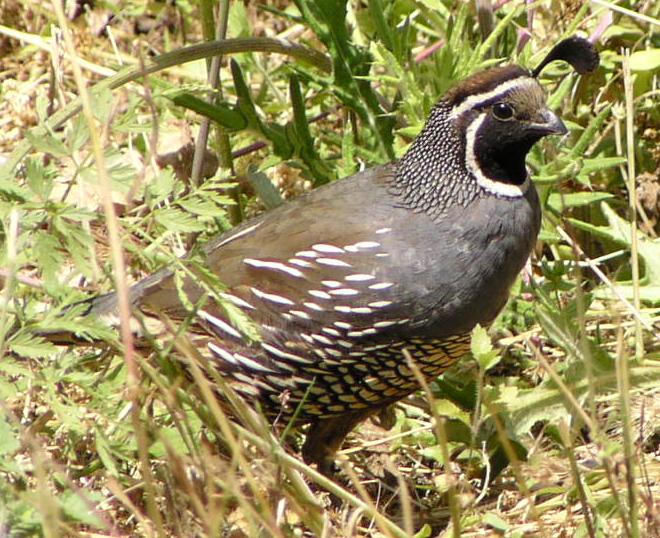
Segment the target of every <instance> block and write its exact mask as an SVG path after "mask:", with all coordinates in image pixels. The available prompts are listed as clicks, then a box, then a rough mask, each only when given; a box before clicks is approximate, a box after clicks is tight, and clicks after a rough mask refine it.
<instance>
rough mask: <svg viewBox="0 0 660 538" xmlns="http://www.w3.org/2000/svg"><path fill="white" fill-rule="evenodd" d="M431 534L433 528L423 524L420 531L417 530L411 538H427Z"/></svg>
mask: <svg viewBox="0 0 660 538" xmlns="http://www.w3.org/2000/svg"><path fill="white" fill-rule="evenodd" d="M432 534H433V527H431V525H429V524H428V523H424V525H423V526H422V528H421V529H419V530H418V531H417V532H416V533H415V534H414V536H413V538H429V537H430V536H431V535H432Z"/></svg>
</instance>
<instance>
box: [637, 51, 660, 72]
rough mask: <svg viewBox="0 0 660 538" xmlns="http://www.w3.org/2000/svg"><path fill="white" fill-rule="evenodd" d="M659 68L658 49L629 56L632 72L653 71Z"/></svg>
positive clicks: (659, 57) (659, 53)
mask: <svg viewBox="0 0 660 538" xmlns="http://www.w3.org/2000/svg"><path fill="white" fill-rule="evenodd" d="M658 68H660V49H648V50H638V51H637V52H633V53H632V54H631V55H630V69H631V70H632V71H655V70H656V69H658Z"/></svg>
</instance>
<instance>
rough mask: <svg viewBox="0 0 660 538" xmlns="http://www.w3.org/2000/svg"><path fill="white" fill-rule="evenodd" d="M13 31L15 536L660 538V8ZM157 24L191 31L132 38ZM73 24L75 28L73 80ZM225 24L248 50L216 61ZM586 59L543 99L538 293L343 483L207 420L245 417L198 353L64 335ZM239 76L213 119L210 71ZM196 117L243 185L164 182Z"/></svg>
mask: <svg viewBox="0 0 660 538" xmlns="http://www.w3.org/2000/svg"><path fill="white" fill-rule="evenodd" d="M4 4H5V5H3V6H0V20H2V21H3V23H4V26H0V36H2V38H3V40H4V41H3V42H2V44H3V46H4V47H5V49H4V50H5V54H4V56H3V57H2V59H1V60H0V66H2V69H0V97H1V98H0V110H1V111H2V116H1V117H2V119H3V129H2V133H0V148H2V150H1V151H2V152H3V153H4V154H5V155H6V156H7V157H6V160H5V161H4V165H3V166H2V167H1V168H0V237H2V241H1V242H0V281H1V282H2V284H3V289H2V291H1V292H0V356H1V357H2V358H1V359H0V536H5V535H7V536H12V537H14V536H16V537H18V536H34V535H44V536H47V537H51V536H52V537H59V536H98V535H100V536H111V535H112V536H250V537H252V536H268V537H270V536H282V537H287V536H328V537H330V536H418V537H420V538H421V537H425V536H437V535H443V536H463V537H470V536H490V535H492V536H508V537H517V536H520V537H522V536H541V537H544V536H554V535H556V536H560V535H562V533H563V535H565V536H589V537H596V536H598V537H600V536H612V537H620V536H626V537H631V538H636V537H640V536H649V537H650V536H655V535H658V534H659V533H660V519H659V518H660V516H659V515H658V511H657V504H658V500H657V499H658V496H659V495H660V486H659V481H660V460H658V448H657V447H658V444H659V443H660V428H659V424H658V420H657V416H659V413H658V411H659V410H658V407H659V405H660V404H659V401H660V395H659V392H658V388H657V387H658V386H659V383H658V381H659V379H660V353H659V351H658V350H659V349H660V346H659V345H658V343H659V342H660V340H659V338H660V337H659V331H658V323H659V322H660V272H659V271H660V241H659V240H658V238H657V233H658V230H659V229H660V224H659V220H660V205H659V202H658V198H657V196H658V194H657V190H654V189H657V185H658V184H659V182H660V180H659V178H658V168H657V162H658V160H659V159H660V152H659V151H658V146H657V140H658V137H659V136H660V134H658V124H659V122H658V119H659V117H658V116H659V113H658V110H657V94H658V89H657V77H658V68H659V67H660V43H659V40H658V33H657V17H658V10H659V9H660V8H658V7H653V3H641V2H640V3H629V2H625V3H619V4H616V5H613V4H612V5H611V4H609V3H607V2H598V3H591V4H589V3H585V4H584V5H583V6H580V5H579V4H578V3H573V2H562V3H550V2H539V3H536V4H523V3H521V2H517V1H514V2H508V3H505V4H504V5H503V6H501V7H500V8H499V9H495V10H494V11H493V12H492V13H491V12H490V11H486V12H485V13H484V16H483V17H481V18H478V17H477V15H476V13H475V11H474V7H473V4H472V3H464V2H460V1H458V0H456V1H452V0H446V1H444V2H440V1H439V2H431V1H427V0H418V1H416V2H415V1H413V0H395V1H393V2H384V1H382V0H379V1H373V0H372V1H370V2H351V3H349V6H348V9H347V10H345V9H344V7H343V6H344V2H341V1H330V0H327V1H317V2H315V1H312V0H298V1H296V2H294V3H293V4H291V5H289V3H288V2H271V3H269V4H268V5H256V4H253V3H250V6H249V7H248V8H246V7H245V6H243V4H242V3H240V2H230V3H229V10H228V12H227V13H226V15H227V16H226V19H225V18H224V17H223V16H222V15H221V16H219V17H218V19H217V20H216V21H212V20H210V18H209V15H208V13H209V12H212V9H211V10H210V11H209V6H208V5H206V4H203V3H202V4H201V7H199V8H198V7H197V4H195V5H192V4H187V3H183V2H182V3H179V4H178V5H177V6H176V7H173V6H167V7H164V6H162V5H161V4H159V3H155V4H152V3H147V2H132V3H128V2H122V3H121V7H122V8H124V9H123V10H120V9H119V7H112V6H111V7H108V9H115V10H116V12H115V19H114V21H113V23H112V25H111V26H110V34H111V37H112V39H109V38H108V37H106V36H102V37H99V36H95V35H93V34H92V33H91V32H90V31H89V29H88V24H85V23H89V22H90V21H91V20H92V19H91V15H84V16H83V17H82V21H84V22H85V23H82V22H81V20H78V21H70V20H67V19H66V17H63V15H62V14H59V13H58V12H57V10H51V9H50V6H49V5H46V4H44V5H41V4H37V3H34V2H30V1H29V0H12V1H10V0H7V1H6V2H5V3H4ZM486 4H488V3H486ZM102 9H104V6H101V5H100V4H99V5H97V6H94V7H93V8H91V10H92V13H94V14H97V15H98V14H99V13H101V11H102ZM622 10H623V11H622ZM640 10H642V11H640ZM28 11H30V13H31V15H30V16H27V15H26V13H27V12H28ZM221 13H222V10H221ZM151 15H154V16H155V17H156V19H155V20H156V21H170V22H171V23H172V24H171V25H170V27H168V26H167V25H164V26H163V25H161V26H156V27H155V28H154V29H153V30H152V31H151V33H150V34H148V35H146V36H140V35H137V36H136V35H134V34H133V22H134V21H135V20H140V21H148V20H151V19H148V18H146V16H151ZM610 16H611V17H612V18H611V20H610V19H609V18H608V17H610ZM530 17H532V19H533V26H532V27H531V39H530V40H529V42H528V43H527V44H526V46H525V47H524V48H522V49H521V50H518V44H519V42H520V37H521V35H523V34H524V33H525V32H526V31H527V30H528V29H529V28H530ZM649 18H650V19H651V20H654V21H655V23H652V22H649ZM172 21H174V22H172ZM51 24H56V25H59V26H60V27H62V28H64V30H65V32H64V34H65V35H64V37H63V38H62V39H60V40H59V41H58V43H59V44H58V45H57V48H56V49H55V50H57V51H58V54H57V55H56V56H57V58H58V60H57V61H58V62H59V64H58V65H61V66H62V67H59V68H58V69H57V70H56V72H57V76H54V77H51V76H50V75H49V73H50V67H49V61H50V58H49V56H48V51H50V50H53V49H51V48H50V45H49V43H50V41H49V39H50V38H49V35H48V34H49V31H50V30H49V29H50V27H51ZM181 24H183V25H184V27H183V28H182V27H181ZM216 24H217V25H218V26H219V27H220V29H219V30H217V31H216V29H215V25H216ZM223 26H224V27H226V30H227V37H228V38H230V41H228V42H226V43H221V44H216V45H210V46H207V45H204V44H202V45H200V44H199V43H200V41H201V40H202V36H222V35H223ZM654 31H655V33H654ZM575 32H580V33H582V34H583V35H591V34H595V37H596V43H597V46H598V48H599V50H600V52H601V56H602V62H601V67H600V68H599V70H598V71H597V72H596V73H595V74H593V75H591V76H588V77H583V78H580V77H577V76H576V75H574V74H572V73H571V71H570V69H569V68H567V67H565V66H562V65H560V64H554V65H552V66H551V67H550V68H548V69H546V71H545V72H544V74H543V76H542V82H543V85H544V86H545V87H546V88H547V92H548V94H549V102H550V103H551V104H552V107H553V108H554V109H556V110H557V111H558V113H559V114H560V116H561V117H562V118H563V119H564V120H565V121H566V123H567V125H568V126H569V128H570V130H571V133H570V135H569V136H568V137H567V138H566V139H565V140H561V141H559V140H553V141H548V142H544V143H543V144H541V145H540V147H538V148H535V149H534V151H533V152H532V154H531V155H530V158H529V163H530V166H531V167H532V169H533V172H534V174H533V175H534V179H535V182H536V184H537V188H538V189H539V192H540V194H541V197H542V200H543V204H544V223H543V230H542V232H541V237H540V240H539V243H538V245H537V248H536V250H535V255H534V256H533V259H532V265H531V274H527V275H526V276H525V277H524V278H521V279H520V281H519V282H518V283H517V284H516V286H515V289H514V290H513V293H512V298H511V301H510V302H509V305H508V306H507V308H506V309H505V311H504V312H503V313H502V315H501V316H500V317H499V318H498V320H497V321H496V323H495V324H494V325H493V326H492V327H491V328H489V330H488V332H486V331H485V330H482V329H479V330H476V331H475V334H474V338H473V345H472V356H471V357H466V358H465V359H463V360H462V361H461V362H460V363H459V364H458V365H457V366H456V367H455V368H454V369H452V371H450V372H447V373H446V374H445V375H443V376H442V377H441V378H439V379H438V380H436V381H434V382H433V383H431V384H430V385H429V386H428V387H425V390H423V391H420V393H419V394H418V395H415V396H414V397H411V398H409V399H406V400H404V401H403V402H401V403H400V404H399V405H397V406H396V409H395V410H394V412H395V417H394V418H395V420H394V421H393V423H394V425H393V427H392V428H391V429H390V430H383V429H381V428H379V427H377V426H375V425H374V424H372V423H370V422H368V423H365V424H363V425H362V426H360V427H359V428H358V430H357V431H356V432H355V433H354V434H353V435H351V436H350V437H349V439H348V441H347V442H346V443H345V445H344V450H343V451H342V454H341V458H340V468H341V472H340V473H339V475H338V479H337V482H331V481H328V480H327V479H326V478H324V477H322V476H320V475H319V474H318V473H316V472H315V471H314V470H313V469H311V468H309V467H308V466H306V465H305V464H303V463H302V462H301V460H300V458H299V456H298V452H297V448H298V446H299V445H300V442H301V439H302V434H300V433H295V434H294V435H293V436H292V437H291V438H289V439H288V440H286V441H284V442H282V440H281V439H280V438H279V434H280V433H281V432H278V431H275V430H273V428H271V427H270V425H269V424H267V423H266V422H265V420H264V419H263V417H261V416H260V415H259V414H258V413H257V412H255V411H254V410H253V409H250V408H249V407H247V406H246V405H245V404H244V403H243V402H241V401H240V400H239V399H236V400H235V401H234V409H233V413H234V414H235V415H236V416H239V417H241V420H240V421H234V420H231V419H229V418H228V417H227V416H226V414H225V411H223V409H221V408H220V407H219V406H218V403H217V401H216V400H215V398H214V396H213V394H214V390H215V387H216V386H217V385H220V386H221V387H222V388H221V389H220V390H222V391H223V393H226V394H231V389H230V388H229V387H225V386H223V385H222V380H220V379H211V380H208V379H206V378H205V377H204V376H203V375H202V374H201V371H200V370H198V369H196V368H195V365H198V364H199V362H200V359H199V357H198V356H197V355H196V353H195V351H194V348H193V347H192V346H191V345H190V343H189V342H186V340H185V339H179V340H178V341H177V343H176V351H177V353H176V354H175V353H172V348H171V346H172V344H171V343H170V342H152V344H151V345H150V346H148V347H146V348H139V349H138V350H135V349H132V348H131V346H130V345H128V343H127V340H126V339H127V338H130V332H124V336H123V340H122V336H121V335H120V333H119V332H118V331H116V330H114V329H108V327H106V326H104V325H103V324H101V323H99V322H98V320H85V319H83V320H80V319H77V318H75V315H76V314H77V313H79V311H80V309H76V308H74V309H73V310H66V306H67V305H71V304H73V303H75V302H76V301H79V300H80V299H81V298H84V297H88V296H90V295H93V294H98V293H103V292H106V291H110V290H112V289H114V288H115V286H117V287H118V289H120V290H121V289H122V287H125V286H126V282H124V280H130V281H134V280H136V279H138V278H140V277H141V276H144V275H145V274H148V273H149V272H152V271H154V270H155V269H157V268H158V267H161V266H162V265H164V264H166V263H174V262H175V260H176V259H177V257H178V256H180V255H181V254H182V253H183V252H185V251H186V250H187V247H188V245H190V244H192V243H194V242H197V243H198V244H202V243H204V242H205V241H207V240H208V239H209V238H211V237H213V236H214V235H215V234H217V233H220V232H221V231H223V230H226V229H228V228H229V227H231V226H233V225H235V224H237V223H238V222H240V220H242V219H244V218H246V217H247V216H250V215H253V214H255V213H256V212H257V211H260V210H262V209H263V207H272V206H275V205H277V204H278V203H281V199H282V198H283V197H289V196H293V195H295V194H297V193H299V192H301V191H303V190H306V189H308V188H312V187H315V186H317V185H320V184H323V183H326V182H328V181H333V180H335V179H338V178H341V177H344V176H346V175H350V174H352V173H354V172H356V171H357V170H358V169H359V168H360V166H361V165H362V164H365V165H368V166H372V165H375V164H378V163H382V162H386V161H388V160H391V159H392V158H394V157H396V156H400V155H401V154H402V153H403V152H404V151H405V149H406V147H407V146H408V144H409V142H410V140H411V138H412V137H413V136H414V135H415V134H416V133H417V132H418V131H419V130H420V128H421V126H422V125H423V122H424V120H425V118H426V115H427V113H428V111H429V110H430V108H431V107H432V106H433V104H434V102H435V101H436V100H437V99H438V98H439V97H440V96H441V94H442V93H443V92H444V91H445V90H446V89H448V88H449V87H450V86H451V85H452V84H453V83H455V82H456V81H457V80H459V79H460V78H462V77H464V76H466V75H468V74H470V73H472V72H474V71H476V70H479V69H482V68H484V67H487V66H489V65H495V64H498V63H501V62H502V61H509V60H510V61H514V62H517V63H520V64H521V65H523V66H526V67H529V68H533V67H534V66H535V65H536V64H537V63H538V62H539V61H540V59H541V58H542V57H543V55H544V53H545V52H547V50H549V48H550V47H551V46H552V45H553V44H554V43H556V42H557V41H558V40H559V39H560V38H562V37H565V36H568V35H572V34H574V33H575ZM266 35H267V36H268V39H266ZM272 36H276V37H282V36H284V37H291V39H292V41H293V42H294V43H295V44H296V47H295V48H291V47H287V46H283V45H282V44H281V43H278V42H276V41H274V40H273V39H270V38H271V37H272ZM136 43H139V45H138V46H136ZM115 45H116V48H115ZM184 46H188V47H189V48H187V49H183V47H184ZM38 50H45V51H46V52H41V53H37V51H38ZM154 51H157V52H163V53H165V54H163V55H162V56H152V55H151V52H154ZM219 53H221V54H224V62H223V64H222V66H221V69H220V72H219V83H218V84H217V86H216V91H215V92H214V93H213V95H212V98H211V99H209V94H208V93H207V92H206V88H207V86H206V77H207V72H206V69H207V64H206V62H205V61H204V59H205V58H206V59H208V58H210V57H211V56H212V55H213V54H219ZM73 56H76V57H78V58H79V59H84V60H86V63H81V64H80V66H81V68H80V69H74V68H73V65H74V64H73V63H72V62H71V60H70V59H71V58H72V57H73ZM193 59H195V60H197V61H196V62H193V63H190V62H191V60H193ZM143 67H146V68H147V69H148V71H149V74H148V76H146V77H143V76H141V75H140V72H141V71H142V68H143ZM111 69H117V70H119V71H118V74H117V75H114V76H112V77H110V78H107V79H103V78H102V77H101V76H100V75H99V74H104V75H105V74H108V71H109V70H111ZM203 118H209V119H210V126H211V136H210V138H209V145H210V147H211V148H212V150H213V151H214V152H215V153H216V154H218V155H220V158H219V160H220V162H221V163H222V164H223V165H224V166H225V167H229V166H232V167H233V168H234V170H235V174H232V173H229V172H227V171H219V172H217V173H215V174H213V173H212V174H210V176H204V174H193V176H194V177H192V178H190V173H189V172H185V171H184V172H181V170H173V169H171V168H162V167H159V166H158V165H157V162H159V161H162V157H163V153H164V151H163V150H162V146H168V147H170V148H173V150H174V151H179V150H180V146H181V145H182V144H183V143H184V142H185V140H184V138H185V137H184V136H182V134H181V132H182V131H183V130H184V128H183V127H182V126H183V125H188V126H191V128H192V129H193V131H195V132H196V129H197V126H198V125H199V124H200V122H202V121H204V120H203ZM90 126H93V128H91V129H90ZM168 141H169V142H168ZM193 153H194V150H190V153H189V156H190V160H191V162H192V160H193V157H192V155H193ZM232 153H233V156H232ZM274 185H276V186H277V188H274ZM654 192H655V193H656V194H655V196H656V198H654V194H653V193H654ZM190 263H196V258H195V257H194V256H193V258H192V260H191V262H190ZM122 264H124V265H125V268H124V267H123V265H122ZM178 265H180V266H181V270H182V271H185V270H186V268H185V267H184V264H181V263H179V264H178ZM117 276H121V277H122V278H119V279H117ZM205 284H206V285H208V286H209V287H210V288H213V287H215V286H217V285H218V282H216V280H215V279H214V277H213V276H212V275H209V277H208V282H205ZM237 323H238V324H239V325H240V326H242V327H243V328H245V330H247V331H249V329H250V321H249V320H247V319H237ZM53 329H60V330H73V331H76V332H77V333H78V334H79V335H81V336H83V337H87V338H89V339H99V340H104V341H107V342H109V343H110V344H111V346H112V347H108V348H106V349H102V348H99V347H84V346H82V347H71V348H67V347H64V346H56V345H54V344H52V343H50V342H48V341H47V340H46V339H45V338H43V337H42V336H40V333H43V331H47V330H53ZM113 350H119V351H113ZM175 356H179V357H184V358H185V360H186V361H188V362H189V363H190V364H191V365H192V371H193V374H194V375H193V377H194V381H193V382H188V381H184V380H183V376H182V375H181V367H180V366H179V365H178V363H177V361H176V360H173V359H174V357H175ZM202 366H203V365H202Z"/></svg>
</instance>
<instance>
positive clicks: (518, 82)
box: [451, 76, 538, 119]
mask: <svg viewBox="0 0 660 538" xmlns="http://www.w3.org/2000/svg"><path fill="white" fill-rule="evenodd" d="M537 84H538V82H536V80H534V79H533V78H530V77H528V76H521V77H518V78H514V79H513V80H507V81H506V82H503V83H502V84H500V85H499V86H495V88H493V89H492V90H490V91H489V92H486V93H478V94H476V95H471V96H470V97H468V98H467V99H465V101H463V102H462V103H461V104H460V105H458V106H457V107H456V108H455V109H454V110H453V111H452V113H451V118H452V119H455V118H458V117H459V116H460V115H461V114H463V113H464V112H465V111H466V110H470V109H471V108H474V107H475V106H477V105H479V103H485V102H487V101H490V100H491V99H493V98H495V97H497V96H498V95H502V94H506V93H507V92H509V91H511V90H512V89H514V88H515V89H520V90H524V89H526V88H528V87H530V86H536V85H537Z"/></svg>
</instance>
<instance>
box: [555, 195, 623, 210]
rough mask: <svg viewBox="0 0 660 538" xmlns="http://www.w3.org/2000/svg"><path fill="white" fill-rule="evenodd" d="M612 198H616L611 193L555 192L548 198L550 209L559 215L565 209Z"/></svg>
mask: <svg viewBox="0 0 660 538" xmlns="http://www.w3.org/2000/svg"><path fill="white" fill-rule="evenodd" d="M611 198H614V195H613V194H610V193H609V192H574V193H566V194H564V193H559V192H553V193H552V194H550V196H549V197H548V207H550V209H552V210H553V211H556V212H557V213H561V212H562V211H564V210H565V209H569V208H572V207H582V206H585V205H589V204H593V203H595V202H602V201H603V200H609V199H611Z"/></svg>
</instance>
